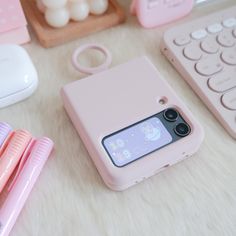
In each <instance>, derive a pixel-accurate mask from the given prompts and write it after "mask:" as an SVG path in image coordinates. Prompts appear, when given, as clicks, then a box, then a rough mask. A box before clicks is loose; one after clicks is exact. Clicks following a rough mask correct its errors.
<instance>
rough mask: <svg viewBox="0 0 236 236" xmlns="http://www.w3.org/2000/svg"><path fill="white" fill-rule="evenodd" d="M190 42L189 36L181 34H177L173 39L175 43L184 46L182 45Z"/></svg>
mask: <svg viewBox="0 0 236 236" xmlns="http://www.w3.org/2000/svg"><path fill="white" fill-rule="evenodd" d="M190 42H191V39H190V37H189V36H187V35H182V36H179V37H177V38H176V39H175V40H174V43H175V44H176V45H177V46H184V45H187V44H189V43H190Z"/></svg>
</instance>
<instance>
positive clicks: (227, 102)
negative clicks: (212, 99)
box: [221, 88, 236, 110]
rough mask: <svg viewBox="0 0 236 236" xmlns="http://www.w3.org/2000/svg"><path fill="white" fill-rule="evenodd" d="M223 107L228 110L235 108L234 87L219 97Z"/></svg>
mask: <svg viewBox="0 0 236 236" xmlns="http://www.w3.org/2000/svg"><path fill="white" fill-rule="evenodd" d="M221 101H222V104H223V106H224V107H226V108H228V109H229V110H236V88H235V89H232V90H230V91H229V92H227V93H225V94H224V95H223V96H222V98H221Z"/></svg>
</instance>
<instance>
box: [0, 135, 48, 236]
mask: <svg viewBox="0 0 236 236" xmlns="http://www.w3.org/2000/svg"><path fill="white" fill-rule="evenodd" d="M52 149H53V142H52V140H50V139H48V138H41V139H39V140H37V141H35V142H34V143H33V145H32V148H31V150H29V156H28V157H27V160H26V161H25V164H24V166H23V167H22V169H21V171H20V172H19V175H17V176H16V180H15V182H14V181H13V185H12V186H11V187H10V192H9V194H8V196H7V199H6V200H5V202H4V203H3V206H2V207H1V209H0V236H8V235H9V233H10V231H11V229H12V228H13V226H14V224H15V222H16V220H17V217H18V216H19V214H20V212H21V210H22V208H23V207H24V204H25V202H26V200H27V198H28V196H29V194H30V192H31V190H32V189H33V187H34V184H35V182H36V180H37V179H38V177H39V175H40V173H41V171H42V169H43V166H44V164H45V163H46V161H47V159H48V157H49V155H50V153H51V152H52Z"/></svg>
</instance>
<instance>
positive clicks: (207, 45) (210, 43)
mask: <svg viewBox="0 0 236 236" xmlns="http://www.w3.org/2000/svg"><path fill="white" fill-rule="evenodd" d="M201 49H202V50H203V51H204V52H206V53H209V54H214V53H217V52H218V50H219V45H218V44H217V43H216V41H215V39H210V38H207V39H206V40H204V41H203V42H201Z"/></svg>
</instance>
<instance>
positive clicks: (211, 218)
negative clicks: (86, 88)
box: [0, 0, 236, 236]
mask: <svg viewBox="0 0 236 236" xmlns="http://www.w3.org/2000/svg"><path fill="white" fill-rule="evenodd" d="M120 2H121V4H122V5H123V6H124V7H125V8H126V9H127V13H128V9H129V2H130V1H127V0H120ZM233 4H235V0H226V1H221V0H220V1H218V3H216V4H211V5H208V6H205V7H198V8H195V9H194V11H193V12H192V14H191V15H190V16H188V17H187V18H185V19H183V20H181V21H180V22H184V21H187V20H189V19H194V18H197V17H200V16H201V15H206V14H208V13H210V12H214V11H216V10H218V9H222V8H226V7H227V6H232V5H233ZM173 25H174V24H173ZM167 27H170V26H165V27H162V28H160V29H153V30H145V29H142V28H141V27H140V26H139V25H138V23H137V21H136V18H135V17H132V16H130V15H129V13H128V20H127V22H126V23H125V24H123V25H120V26H117V27H114V28H112V29H109V30H106V31H103V32H100V33H97V34H93V35H91V36H89V37H85V38H82V39H78V40H76V41H74V42H71V43H67V44H65V45H62V46H59V47H56V48H53V49H44V48H42V47H41V46H40V45H39V44H38V42H37V40H36V39H35V38H34V36H33V40H32V43H31V44H28V45H26V46H25V48H26V49H27V50H28V52H29V53H30V55H31V57H32V59H33V61H34V63H35V65H36V67H37V70H38V73H39V80H40V83H39V88H38V90H37V92H36V93H35V94H34V95H33V96H32V97H31V98H30V99H28V100H26V101H24V102H21V103H19V104H16V105H14V106H11V107H8V108H5V109H2V110H1V111H0V119H1V120H2V121H6V122H8V123H10V124H11V125H12V126H13V127H14V128H26V129H28V130H30V131H31V132H32V133H33V134H35V135H36V136H42V135H48V136H49V137H51V138H52V139H53V140H54V141H55V147H56V151H55V153H54V155H53V156H52V157H51V158H50V160H49V161H48V163H47V165H46V167H45V169H44V171H43V172H42V175H41V176H40V179H39V181H38V182H37V184H36V186H35V188H34V190H33V192H32V194H31V195H30V197H29V199H28V201H27V204H26V206H25V208H24V210H23V211H22V213H21V215H20V217H19V219H18V221H17V223H16V225H15V227H14V229H13V231H12V234H11V235H17V236H32V235H33V236H36V235H39V236H41V235H42V236H52V235H58V236H59V235H69V236H74V235H75V236H77V235H78V236H90V235H91V236H123V235H124V236H126V235H127V236H128V235H130V236H131V235H132V236H139V235H142V236H143V235H145V236H146V235H147V236H149V235H150V236H151V235H156V236H157V235H158V236H175V235H178V236H183V235H186V236H192V235H194V236H211V235H212V236H226V235H227V236H235V235H236V171H235V168H236V146H235V140H233V139H232V138H231V137H230V136H229V135H228V134H227V133H226V131H225V130H224V129H223V128H222V126H221V125H220V124H219V123H218V122H217V121H216V119H215V118H214V117H213V115H212V114H211V113H210V112H209V111H208V109H207V108H206V107H205V106H204V104H203V103H202V102H201V101H200V100H199V98H198V97H197V96H196V95H195V94H194V92H193V91H192V90H191V89H190V87H189V86H188V85H187V84H186V83H185V82H184V80H183V79H182V78H181V77H180V75H179V74H178V73H177V72H176V71H175V69H174V68H173V67H172V66H171V65H170V64H169V63H168V61H167V60H166V59H165V57H163V56H162V55H161V53H160V51H159V43H160V39H161V37H162V34H163V31H164V30H165V29H166V28H167ZM32 35H33V34H32ZM87 42H99V43H102V44H104V45H105V46H106V47H108V48H109V50H111V52H112V54H113V66H115V65H118V64H121V63H124V62H126V61H128V60H130V59H132V58H135V57H138V56H142V55H147V56H148V57H149V58H150V59H151V60H152V62H153V63H154V65H155V66H156V67H157V68H158V69H159V70H160V72H161V73H162V74H163V75H164V76H165V78H166V80H167V81H168V82H169V83H170V84H171V85H172V86H173V87H174V88H175V89H176V92H177V93H178V94H179V96H180V97H181V98H182V99H183V101H184V102H185V103H186V104H187V105H188V107H190V108H191V110H192V112H193V113H194V114H195V116H196V117H197V118H198V119H199V120H200V122H201V123H202V124H203V126H204V128H205V131H206V138H205V141H204V143H203V145H202V147H201V149H200V150H199V152H198V153H197V154H196V155H194V156H193V157H191V158H189V159H188V160H185V161H184V162H181V163H180V164H178V165H176V166H173V167H170V168H169V169H167V170H165V171H164V172H162V173H160V174H158V175H156V176H154V177H152V178H150V179H148V180H146V181H144V182H142V183H141V184H138V185H136V186H135V187H132V188H130V189H129V190H127V191H124V192H120V193H119V192H113V191H110V190H109V189H108V188H106V187H105V185H104V184H103V182H102V180H101V178H100V176H99V174H98V172H97V171H96V169H95V166H94V165H93V163H92V161H91V159H90V157H89V155H88V153H87V151H86V149H85V147H84V145H83V144H82V142H81V140H80V138H79V136H78V135H77V133H76V131H75V129H74V127H73V125H72V124H71V122H70V120H69V118H68V116H67V114H66V112H65V110H64V108H63V105H62V100H61V98H60V95H59V91H60V88H61V87H62V86H63V85H65V84H67V83H69V82H71V81H75V80H77V79H80V78H82V75H81V74H79V73H77V72H76V71H75V70H74V69H73V67H72V66H71V64H70V56H71V53H72V51H73V50H74V49H75V48H76V47H77V46H78V45H81V44H83V43H87ZM96 58H97V59H96ZM87 59H88V58H86V56H85V55H84V60H87ZM96 60H98V56H96V57H95V58H94V62H97V61H96Z"/></svg>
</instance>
